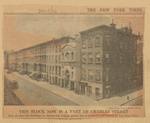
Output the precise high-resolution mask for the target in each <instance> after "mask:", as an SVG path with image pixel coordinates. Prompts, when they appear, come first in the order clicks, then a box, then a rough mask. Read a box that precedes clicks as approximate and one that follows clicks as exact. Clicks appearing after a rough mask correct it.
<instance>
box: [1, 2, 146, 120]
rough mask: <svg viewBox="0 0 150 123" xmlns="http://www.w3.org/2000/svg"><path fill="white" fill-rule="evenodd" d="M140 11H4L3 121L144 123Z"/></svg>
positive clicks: (38, 7)
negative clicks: (117, 122) (140, 121)
mask: <svg viewBox="0 0 150 123" xmlns="http://www.w3.org/2000/svg"><path fill="white" fill-rule="evenodd" d="M144 15H145V8H142V7H90V6H67V5H34V4H32V5H23V4H22V5H4V6H3V16H2V19H3V22H2V32H3V34H2V38H3V50H4V52H3V54H4V69H3V73H4V76H3V77H4V78H3V80H4V81H3V97H4V98H3V118H6V119H100V118H138V117H140V118H142V117H145V103H144V102H145V101H144V97H145V95H144V86H143V85H144V81H143V43H144Z"/></svg>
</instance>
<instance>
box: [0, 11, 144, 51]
mask: <svg viewBox="0 0 150 123" xmlns="http://www.w3.org/2000/svg"><path fill="white" fill-rule="evenodd" d="M112 19H114V23H115V24H116V27H117V28H120V27H121V24H122V25H123V26H128V27H129V22H131V27H132V30H133V33H134V34H138V32H140V34H143V32H144V18H143V17H141V16H139V17H138V16H137V17H133V16H102V15H79V14H76V15H38V14H36V15H26V14H22V15H3V28H2V34H3V35H2V37H3V49H4V50H12V49H13V50H14V51H18V50H20V49H23V48H26V47H29V46H33V45H36V44H40V43H43V42H46V41H49V40H51V39H53V38H60V37H63V36H71V37H74V35H75V34H76V33H78V32H80V31H83V30H86V29H89V28H92V27H95V26H100V25H103V24H105V25H109V24H110V23H111V22H112Z"/></svg>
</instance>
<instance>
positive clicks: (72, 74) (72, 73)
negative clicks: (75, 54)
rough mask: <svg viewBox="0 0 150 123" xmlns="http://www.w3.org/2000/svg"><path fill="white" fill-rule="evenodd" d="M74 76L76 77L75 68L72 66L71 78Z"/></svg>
mask: <svg viewBox="0 0 150 123" xmlns="http://www.w3.org/2000/svg"><path fill="white" fill-rule="evenodd" d="M73 77H74V68H73V67H72V72H71V78H72V79H73Z"/></svg>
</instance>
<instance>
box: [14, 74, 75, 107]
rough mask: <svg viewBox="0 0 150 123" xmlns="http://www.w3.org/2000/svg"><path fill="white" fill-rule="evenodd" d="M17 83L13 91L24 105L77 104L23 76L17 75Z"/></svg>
mask: <svg viewBox="0 0 150 123" xmlns="http://www.w3.org/2000/svg"><path fill="white" fill-rule="evenodd" d="M18 84H19V89H16V90H13V92H14V93H15V94H16V95H17V96H18V98H19V99H20V100H21V101H22V103H23V104H24V105H77V104H75V103H73V102H71V101H69V100H67V99H65V98H63V97H60V96H58V95H56V94H54V93H52V92H50V91H48V90H46V89H44V88H41V87H40V86H38V85H35V84H34V83H31V82H29V81H27V80H25V79H23V78H20V77H18Z"/></svg>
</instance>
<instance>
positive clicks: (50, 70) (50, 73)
mask: <svg viewBox="0 0 150 123" xmlns="http://www.w3.org/2000/svg"><path fill="white" fill-rule="evenodd" d="M49 74H51V66H49Z"/></svg>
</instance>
